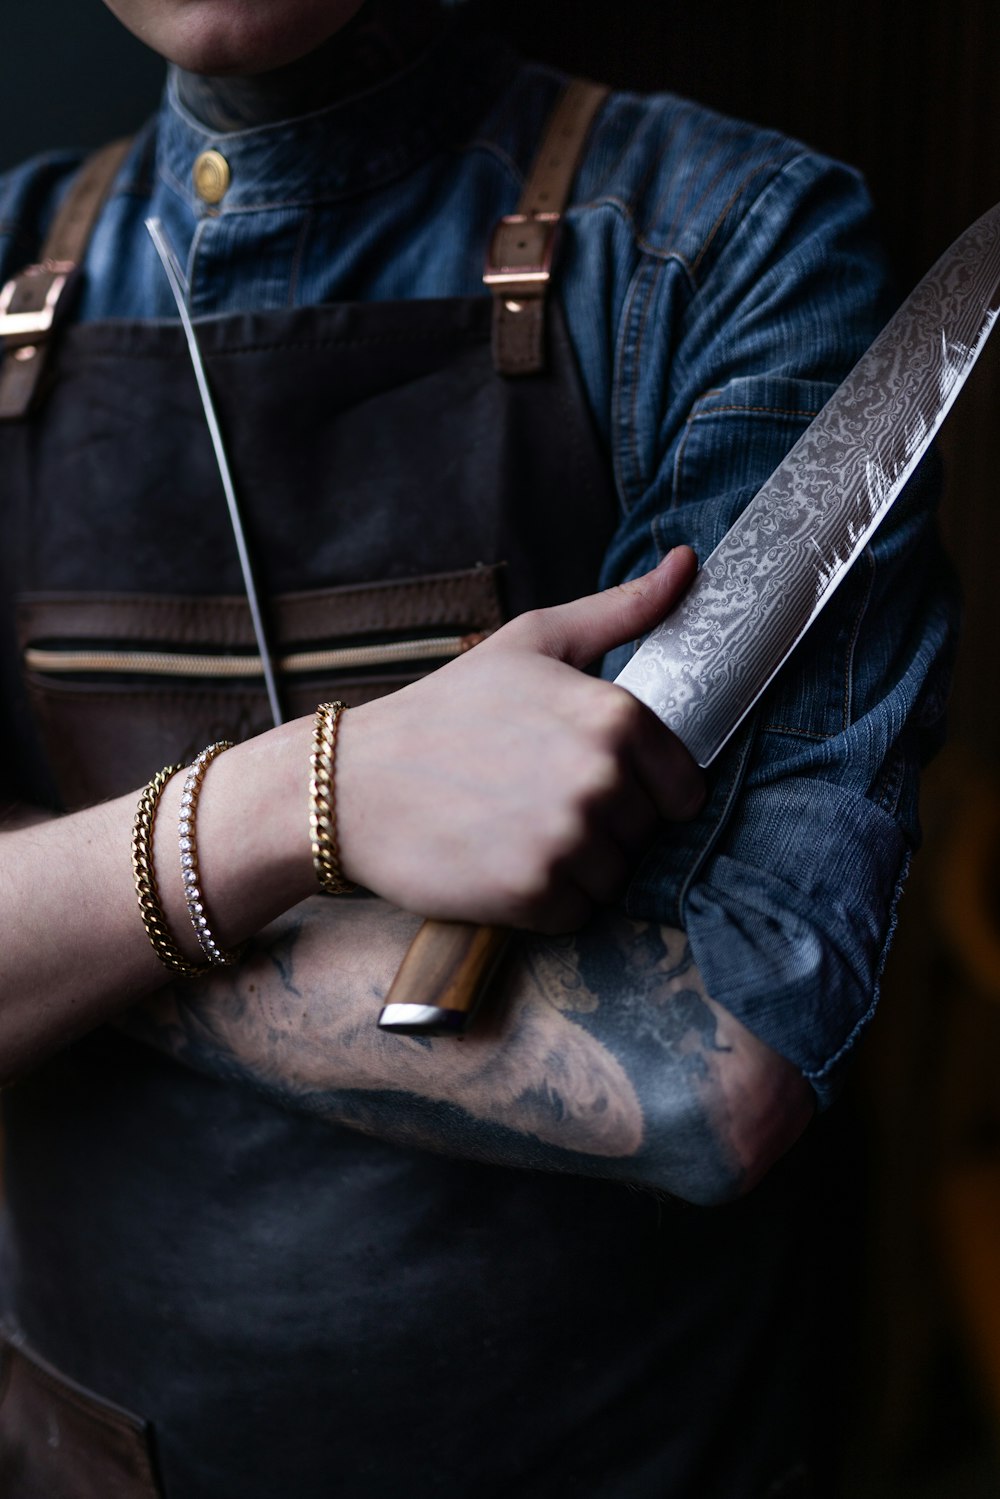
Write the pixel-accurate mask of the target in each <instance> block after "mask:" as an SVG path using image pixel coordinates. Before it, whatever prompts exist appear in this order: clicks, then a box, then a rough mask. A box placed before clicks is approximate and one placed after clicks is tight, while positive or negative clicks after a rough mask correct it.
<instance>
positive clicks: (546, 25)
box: [0, 0, 1000, 1499]
mask: <svg viewBox="0 0 1000 1499" xmlns="http://www.w3.org/2000/svg"><path fill="white" fill-rule="evenodd" d="M464 24H469V25H474V26H479V25H482V26H489V27H492V29H494V30H497V31H500V32H502V33H504V34H506V35H507V36H509V37H511V38H512V39H513V40H514V41H515V42H516V43H517V44H518V45H519V46H520V47H521V48H522V49H523V50H524V51H525V52H528V53H531V54H534V55H536V56H538V57H541V58H543V59H545V60H548V61H552V62H554V63H557V64H559V65H560V66H563V67H565V68H567V69H568V70H571V71H574V72H580V73H585V74H589V75H590V76H592V77H600V78H603V79H605V80H607V81H609V82H611V83H614V84H618V85H621V86H626V87H633V88H666V89H671V90H673V91H675V92H679V93H684V94H689V95H693V96H695V97H698V98H700V99H702V100H703V101H705V102H707V103H709V104H712V105H714V106H716V107H718V108H721V109H723V110H726V111H727V112H729V113H735V114H739V115H742V116H744V117H748V118H752V119H755V120H757V121H759V122H761V123H764V124H768V125H773V126H776V127H778V128H780V129H782V130H784V131H786V132H789V133H791V134H793V135H796V136H798V137H799V138H801V139H803V140H805V141H807V142H809V143H810V144H812V145H814V146H816V147H818V148H819V149H821V150H823V151H826V152H828V153H830V154H832V155H836V156H839V157H842V158H844V159H847V160H849V161H851V162H853V163H855V164H856V165H858V166H860V167H861V168H862V169H863V170H864V172H865V173H866V175H867V177H868V180H869V183H870V185H871V188H872V191H873V194H874V198H875V202H876V205H877V209H878V212H879V214H880V217H881V220H882V225H883V230H884V234H885V238H886V241H887V243H888V245H889V248H890V252H891V254H892V257H893V260H894V263H895V266H896V270H897V274H898V278H899V283H900V287H901V289H902V290H907V289H908V288H909V287H910V286H911V285H912V284H913V283H914V282H915V281H916V279H917V278H918V277H919V275H920V274H921V273H922V272H923V270H924V269H926V268H927V267H928V266H929V265H930V264H931V262H932V261H933V260H934V259H935V258H936V256H937V255H938V254H939V253H940V251H941V250H943V249H944V248H945V246H946V245H947V244H948V243H950V241H951V240H952V239H953V238H954V236H955V235H956V234H957V233H958V232H959V231H960V230H961V229H962V228H963V227H964V226H965V225H966V224H967V223H969V222H971V221H972V219H974V218H975V217H976V216H977V215H978V214H979V213H981V212H982V211H984V210H985V209H986V208H987V207H989V206H990V205H991V204H992V203H993V202H995V201H996V200H997V199H1000V109H998V108H997V102H996V84H995V76H996V71H997V67H998V63H1000V6H997V4H996V0H952V3H947V4H946V3H943V0H839V3H837V4H836V5H833V4H830V5H817V4H813V5H804V4H803V3H802V0H758V3H756V4H754V5H748V4H747V3H746V0H739V3H737V0H714V3H713V4H711V5H691V4H690V3H688V4H687V5H685V6H683V7H682V6H681V5H680V4H678V3H676V0H616V3H614V4H594V3H580V0H472V3H470V4H469V5H468V6H467V7H466V17H465V22H464ZM161 79H162V67H161V65H160V64H159V63H158V61H157V60H156V59H154V58H152V57H150V56H149V55H148V54H147V53H145V52H144V50H143V49H142V47H141V46H140V45H139V44H138V43H137V42H135V41H133V40H132V39H131V38H130V37H129V36H128V35H127V34H126V33H125V32H124V31H123V30H122V29H121V28H120V27H119V26H118V25H117V23H116V22H114V21H113V20H112V19H111V18H110V17H109V16H108V15H107V14H106V13H105V12H104V10H103V8H102V6H101V5H100V4H99V3H98V0H4V5H3V16H2V20H0V169H2V168H3V167H4V166H5V165H9V164H11V163H13V162H14V161H16V160H19V159H21V158H23V157H25V156H27V155H29V154H31V153H33V152H36V151H38V150H41V149H48V148H50V147H59V146H66V145H70V146H75V145H81V144H82V145H96V144H99V143H100V142H102V141H103V140H106V139H108V138H110V137H112V136H114V135H116V134H119V133H122V132H124V131H129V130H131V129H134V128H135V126H136V125H137V124H138V123H139V121H140V120H141V119H142V117H143V116H144V115H145V114H146V113H147V112H148V110H149V109H150V108H151V107H152V105H153V103H154V102H155V99H156V95H157V93H158V90H159V86H160V82H161ZM998 410H1000V337H998V338H997V339H996V340H995V341H994V343H993V344H991V346H990V348H989V349H988V350H987V353H986V354H985V355H984V357H983V360H982V361H981V363H980V365H979V367H978V368H977V370H976V373H975V375H974V376H973V378H972V380H971V382H970V385H969V387H968V388H967V390H966V392H965V393H964V394H963V396H962V397H961V399H960V401H959V403H958V406H957V407H956V410H955V413H954V415H953V417H952V418H951V419H950V421H949V424H948V427H947V430H946V433H945V436H944V440H943V443H942V446H943V449H944V456H945V462H946V470H947V491H946V496H945V501H944V509H943V516H944V528H945V532H946V537H947V540H948V542H949V546H950V549H951V551H952V554H953V556H954V557H955V559H956V562H957V564H958V567H959V570H960V573H961V576H962V580H963V584H964V589H965V594H966V630H965V638H964V643H963V646H962V651H961V655H960V661H959V669H958V677H957V683H956V689H955V694H954V700H953V712H952V723H953V733H952V741H951V744H950V746H949V748H948V749H947V750H946V752H945V754H944V755H943V756H942V757H941V758H940V760H939V761H938V762H937V764H936V765H935V766H934V768H933V770H932V771H931V773H930V775H929V776H928V779H927V787H926V793H925V799H924V820H925V826H926V829H927V841H926V846H925V850H924V852H923V853H922V855H921V856H920V858H919V859H918V860H917V864H916V868H915V872H914V877H913V879H912V881H911V885H910V890H909V893H908V895H907V897H906V899H905V901H904V903H903V909H902V915H901V921H900V931H899V936H898V939H897V943H896V947H895V950H894V953H893V957H892V959H891V962H890V968H889V971H888V973H887V975H886V983H885V994H884V1001H883V1009H882V1014H881V1017H880V1020H879V1022H878V1023H877V1025H876V1027H875V1031H874V1034H873V1036H872V1038H871V1040H870V1042H869V1044H868V1046H867V1051H866V1055H865V1057H864V1059H863V1067H862V1088H861V1090H860V1091H861V1096H862V1104H863V1107H864V1108H865V1110H866V1112H867V1114H868V1116H869V1119H870V1126H871V1139H872V1159H873V1169H872V1183H873V1187H872V1228H871V1232H870V1236H869V1243H868V1246H867V1257H868V1263H869V1266H870V1272H869V1287H870V1289H869V1303H870V1305H869V1312H868V1327H869V1333H868V1343H869V1359H868V1368H867V1373H866V1375H865V1378H864V1382H863V1388H862V1392H861V1393H862V1399H861V1407H862V1410H863V1412H864V1416H863V1418H862V1420H861V1423H860V1426H859V1429H858V1432H857V1435H856V1448H857V1451H856V1457H855V1460H854V1468H853V1471H852V1477H851V1479H850V1482H849V1485H848V1488H847V1490H846V1494H849V1495H850V1499H862V1496H863V1499H881V1496H883V1495H884V1496H896V1495H899V1496H900V1499H902V1496H905V1499H929V1496H931V1495H935V1496H943V1495H947V1496H949V1499H978V1496H980V1495H982V1496H983V1499H985V1496H987V1495H990V1496H995V1495H997V1494H1000V1469H998V1466H997V1462H996V1456H995V1452H996V1441H995V1430H996V1423H997V1420H998V1419H1000V1086H998V1081H997V1080H998V1079H1000V896H998V888H1000V692H998V690H997V639H998V630H997V624H996V612H997V599H998V598H1000V589H998V587H997V582H996V577H995V574H996V558H997V555H998V549H1000V500H998V495H997V481H996V471H997V463H998V457H1000V441H998V419H997V413H998Z"/></svg>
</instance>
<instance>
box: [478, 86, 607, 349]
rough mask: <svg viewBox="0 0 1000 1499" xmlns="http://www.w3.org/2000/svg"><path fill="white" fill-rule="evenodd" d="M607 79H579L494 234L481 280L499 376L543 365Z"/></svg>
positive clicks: (566, 95) (555, 115) (566, 93)
mask: <svg viewBox="0 0 1000 1499" xmlns="http://www.w3.org/2000/svg"><path fill="white" fill-rule="evenodd" d="M608 92H609V90H608V88H607V87H606V86H605V85H604V84H599V83H589V82H588V81H586V80H585V79H581V78H575V79H573V80H572V81H571V82H570V83H569V84H568V85H567V87H566V89H565V90H564V92H563V94H562V97H561V98H560V100H559V103H558V104H557V105H556V108H555V110H554V112H553V115H552V118H551V119H550V121H549V124H548V128H547V130H546V132H545V137H544V139H543V141H542V144H541V148H540V149H539V152H538V155H537V157H536V158H535V163H534V166H533V167H532V169H531V174H530V176H529V177H528V180H527V182H526V183H525V186H524V191H523V193H522V194H521V201H520V203H519V204H518V209H517V212H516V213H511V214H507V215H506V217H504V218H502V219H501V220H500V222H499V224H498V225H497V227H496V229H495V230H494V233H493V239H492V242H491V244H490V250H489V255H488V257H487V261H486V271H485V273H484V275H483V281H484V282H485V284H486V285H487V286H488V287H489V288H490V291H491V292H492V293H493V363H494V365H495V367H496V369H497V371H498V373H499V374H501V375H532V374H536V373H537V372H538V371H539V370H542V369H544V368H545V299H546V295H547V292H548V289H549V282H550V280H551V277H552V263H553V259H554V255H555V248H556V241H557V237H558V234H559V227H560V224H561V222H562V215H563V210H564V209H565V207H566V204H567V202H568V200H569V194H570V188H571V187H572V185H573V178H574V177H575V176H576V170H577V167H578V166H579V163H580V158H581V156H582V155H583V148H584V145H585V143H586V140H587V135H588V132H589V130H590V127H591V125H592V123H593V120H594V117H595V115H596V114H597V111H598V110H599V109H600V107H601V105H602V104H603V103H604V101H605V99H606V98H607V96H608Z"/></svg>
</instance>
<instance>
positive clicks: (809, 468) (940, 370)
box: [617, 204, 1000, 765]
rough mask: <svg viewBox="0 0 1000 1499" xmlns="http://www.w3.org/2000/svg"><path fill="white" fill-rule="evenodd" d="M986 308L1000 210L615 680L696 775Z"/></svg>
mask: <svg viewBox="0 0 1000 1499" xmlns="http://www.w3.org/2000/svg"><path fill="white" fill-rule="evenodd" d="M998 310H1000V204H998V205H997V206H996V207H994V208H992V209H990V211H989V212H988V213H986V214H984V215H983V217H982V218H981V219H979V220H978V221H977V222H976V223H975V224H973V225H972V227H971V228H970V229H967V230H966V232H965V233H964V234H963V235H961V236H960V238H959V239H958V240H956V242H955V243H954V244H953V245H952V246H951V248H950V249H949V250H947V251H946V252H945V254H944V255H942V257H941V259H940V260H939V261H938V262H937V264H936V265H935V266H934V267H933V268H932V269H931V270H930V271H929V272H928V273H927V275H926V276H925V277H924V279H923V280H922V281H921V282H920V284H919V285H918V286H917V287H916V289H915V290H914V291H913V292H912V294H911V295H910V296H909V297H908V298H907V300H906V301H905V302H904V303H903V305H902V306H901V307H900V309H899V310H898V311H897V312H896V314H895V315H894V316H893V318H892V319H891V321H890V322H889V323H887V324H886V326H885V328H884V329H883V330H882V332H881V333H880V334H879V335H878V337H877V338H876V340H875V342H874V343H873V344H872V345H871V347H870V348H869V349H868V350H867V352H866V353H865V354H863V355H862V357H861V359H860V360H859V361H858V363H857V364H856V365H855V367H854V369H853V370H852V371H851V373H850V374H849V375H848V377H847V379H846V380H845V381H844V383H843V385H841V386H840V387H839V388H838V390H837V391H836V392H835V393H834V394H833V396H831V398H830V400H829V401H828V402H827V404H826V405H825V406H824V408H823V410H822V411H821V412H820V413H819V415H818V416H817V417H816V418H815V420H814V421H813V422H812V423H811V424H810V426H809V427H808V428H807V430H806V431H805V432H804V433H803V434H802V436H801V437H800V438H799V440H798V442H797V443H796V444H795V446H794V447H793V448H792V450H791V452H790V453H789V454H788V455H787V457H786V458H785V459H784V460H783V461H782V463H781V464H780V465H779V467H778V468H777V469H776V470H775V472H774V473H773V474H772V475H771V477H770V479H769V480H768V481H767V483H766V484H765V485H764V487H763V488H762V489H761V490H760V491H759V493H758V494H757V495H756V496H755V498H754V499H753V500H751V502H750V504H749V505H748V506H747V508H746V509H745V510H744V511H743V513H742V515H741V516H740V517H739V519H738V520H737V521H736V523H735V524H734V525H733V527H732V528H731V530H729V531H728V532H727V533H726V535H725V536H724V537H723V538H722V540H721V541H720V543H719V545H718V546H717V547H716V548H715V550H714V551H713V552H712V553H711V555H710V556H709V557H708V559H707V560H706V562H705V564H704V566H703V567H702V568H701V570H700V572H699V573H698V575H697V577H696V578H695V581H694V583H693V585H692V587H691V590H690V592H689V593H688V595H687V596H686V598H685V599H684V600H683V601H682V603H681V604H680V605H679V607H678V608H677V609H676V610H675V611H674V612H673V613H672V614H671V615H669V616H668V618H667V619H666V620H664V621H663V623H662V624H660V625H658V626H657V628H656V629H655V630H654V631H653V632H652V634H651V635H650V636H649V637H648V638H647V639H646V641H645V642H644V644H643V645H642V647H641V648H640V649H639V650H638V651H637V652H636V654H635V655H634V656H633V657H632V659H631V661H630V662H629V663H628V665H627V666H626V667H625V669H624V670H623V671H622V672H621V673H620V675H619V676H618V678H617V681H618V683H619V684H620V685H621V686H622V687H626V688H627V689H628V690H629V692H631V693H632V694H633V695H634V696H635V697H638V698H639V699H640V700H641V701H642V702H644V703H646V704H647V705H648V706H649V707H650V708H652V710H653V712H654V713H656V714H657V716H658V717H659V718H661V719H662V720H663V721H664V723H666V724H668V725H669V726H670V728H672V729H673V730H674V732H675V733H676V734H677V735H678V736H679V737H680V738H681V739H682V740H683V741H684V743H685V744H686V745H687V747H688V749H689V750H690V751H691V753H692V755H693V756H694V758H695V759H696V760H697V761H698V763H699V764H700V765H708V764H709V763H710V762H711V761H712V760H713V759H714V758H715V756H716V755H717V754H718V752H719V750H720V749H721V748H722V746H723V745H724V744H725V742H726V740H727V739H728V738H729V737H730V735H731V734H732V733H733V731H734V730H735V729H736V727H737V726H738V725H739V723H740V722H741V721H742V720H743V718H744V717H745V716H746V714H747V713H748V712H749V711H750V709H751V708H752V707H753V705H754V703H755V702H756V701H757V699H758V697H759V696H760V694H761V693H762V692H763V691H764V689H765V688H766V687H767V685H768V683H769V682H770V681H771V679H772V678H773V677H774V675H775V674H776V672H777V671H778V670H779V668H780V667H781V665H782V664H783V663H784V661H785V660H786V659H787V657H788V656H789V654H790V653H791V651H792V650H793V649H794V647H795V646H796V644H797V643H798V641H799V640H800V639H801V638H802V636H803V635H804V634H805V632H806V630H807V629H808V628H809V626H810V625H811V623H812V622H813V620H814V619H815V618H816V616H817V615H818V614H819V612H820V611H821V609H823V607H824V606H825V605H826V603H827V602H828V600H829V599H830V597H831V596H832V594H833V592H834V590H835V589H836V588H837V586H838V584H839V583H840V582H841V581H842V580H843V578H844V576H845V575H846V573H847V571H848V569H849V568H850V567H851V565H852V563H853V562H854V561H855V560H856V559H857V557H858V556H860V554H861V552H862V551H863V550H864V548H865V546H866V545H867V544H868V541H869V540H870V539H871V536H872V534H873V532H874V531H875V528H876V527H877V526H878V524H879V523H880V521H881V520H882V519H883V517H884V516H885V515H886V513H887V511H888V510H889V508H890V506H891V505H892V503H893V501H894V500H895V498H896V496H897V495H898V494H899V492H900V490H901V489H902V488H903V486H904V485H905V483H906V481H907V479H908V478H909V477H910V475H911V474H912V472H913V470H914V469H915V468H916V466H917V464H918V463H919V462H920V459H921V458H922V457H923V456H924V454H925V453H926V451H927V448H928V446H929V445H930V443H931V441H932V439H933V437H934V435H935V434H936V432H937V431H938V429H939V428H940V426H941V424H942V422H943V421H944V419H945V417H946V416H947V414H948V412H949V410H950V409H951V406H952V403H953V402H954V400H955V398H956V396H957V395H958V393H959V391H960V390H961V388H962V386H963V384H964V383H965V380H966V378H967V377H968V374H969V371H970V370H971V369H972V367H973V365H974V364H975V362H976V360H977V359H978V357H979V355H980V353H981V352H982V349H983V346H984V345H985V343H986V340H987V338H988V337H989V334H990V332H991V330H992V328H993V325H994V322H995V321H996V317H997V312H998Z"/></svg>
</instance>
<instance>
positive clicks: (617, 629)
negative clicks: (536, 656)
mask: <svg viewBox="0 0 1000 1499" xmlns="http://www.w3.org/2000/svg"><path fill="white" fill-rule="evenodd" d="M697 567H698V559H697V557H696V556H695V554H694V552H692V550H691V548H690V547H687V546H679V547H674V549H673V551H671V552H668V553H667V555H666V556H665V557H664V558H663V561H662V562H661V563H660V564H659V566H658V567H655V568H654V569H653V571H652V572H649V573H644V574H643V576H642V577H641V578H633V579H630V581H629V582H627V583H619V584H617V585H616V586H615V587H614V588H606V589H604V591H603V592H602V593H591V594H588V595H587V597H586V598H582V599H573V600H572V602H571V603H568V604H559V605H557V606H556V607H555V608H554V609H546V610H544V611H543V619H544V623H543V626H542V636H541V640H540V641H539V644H540V647H541V649H542V650H543V651H544V652H545V653H546V654H547V655H549V656H555V657H557V658H558V659H559V660H560V661H566V662H568V664H569V665H570V666H577V667H583V666H588V665H589V664H590V662H591V661H596V660H597V658H598V657H599V656H603V655H604V653H605V652H606V651H610V650H612V649H613V648H614V647H615V646H616V645H624V644H625V643H626V642H627V641H629V640H636V639H638V637H639V636H640V635H645V634H647V633H648V631H650V630H651V629H652V628H653V626H654V625H657V624H659V622H660V620H661V619H663V618H664V617H665V616H666V615H667V614H669V613H670V611H671V609H673V607H674V605H675V604H677V603H678V602H679V601H680V599H682V598H683V597H684V594H685V593H686V592H687V590H688V588H689V587H690V586H691V580H692V579H693V577H694V575H695V572H696V571H697Z"/></svg>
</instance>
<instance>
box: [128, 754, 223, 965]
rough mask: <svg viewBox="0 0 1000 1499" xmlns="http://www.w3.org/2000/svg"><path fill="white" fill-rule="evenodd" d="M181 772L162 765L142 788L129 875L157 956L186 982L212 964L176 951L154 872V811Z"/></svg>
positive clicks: (178, 766) (143, 922)
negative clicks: (132, 875) (174, 778)
mask: <svg viewBox="0 0 1000 1499" xmlns="http://www.w3.org/2000/svg"><path fill="white" fill-rule="evenodd" d="M183 769H184V767H183V766H182V765H165V766H164V767H163V769H162V770H160V771H157V773H156V775H155V776H154V777H153V779H152V780H151V781H150V783H149V785H148V786H146V787H144V788H143V792H142V795H141V796H140V797H139V805H138V806H137V807H136V809H135V821H134V822H133V823H132V873H133V874H134V876H135V893H136V898H137V899H138V902H139V915H140V916H141V917H142V924H143V926H144V927H145V928H146V936H147V937H148V938H149V940H150V943H151V944H152V948H153V951H154V952H155V953H156V956H157V957H158V958H159V960H160V962H161V963H163V964H165V965H166V967H167V968H169V969H170V971H171V972H172V973H176V974H179V975H180V976H181V977H182V978H186V979H197V978H203V977H204V975H205V974H206V973H208V972H209V971H210V968H211V964H208V963H189V962H188V960H187V958H185V957H184V955H183V953H182V952H181V951H180V949H179V948H178V947H177V944H176V943H175V942H174V939H173V937H172V935H171V932H170V928H169V926H168V925H167V918H166V916H165V915H164V914H163V907H162V906H161V904H160V890H159V886H158V885H157V883H156V874H155V872H154V869H153V826H154V824H155V822H156V809H157V806H158V805H159V801H160V797H161V796H162V795H163V788H164V787H165V786H166V784H167V782H168V781H169V780H170V778H171V777H172V776H175V775H176V774H177V772H178V771H179V770H183Z"/></svg>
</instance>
